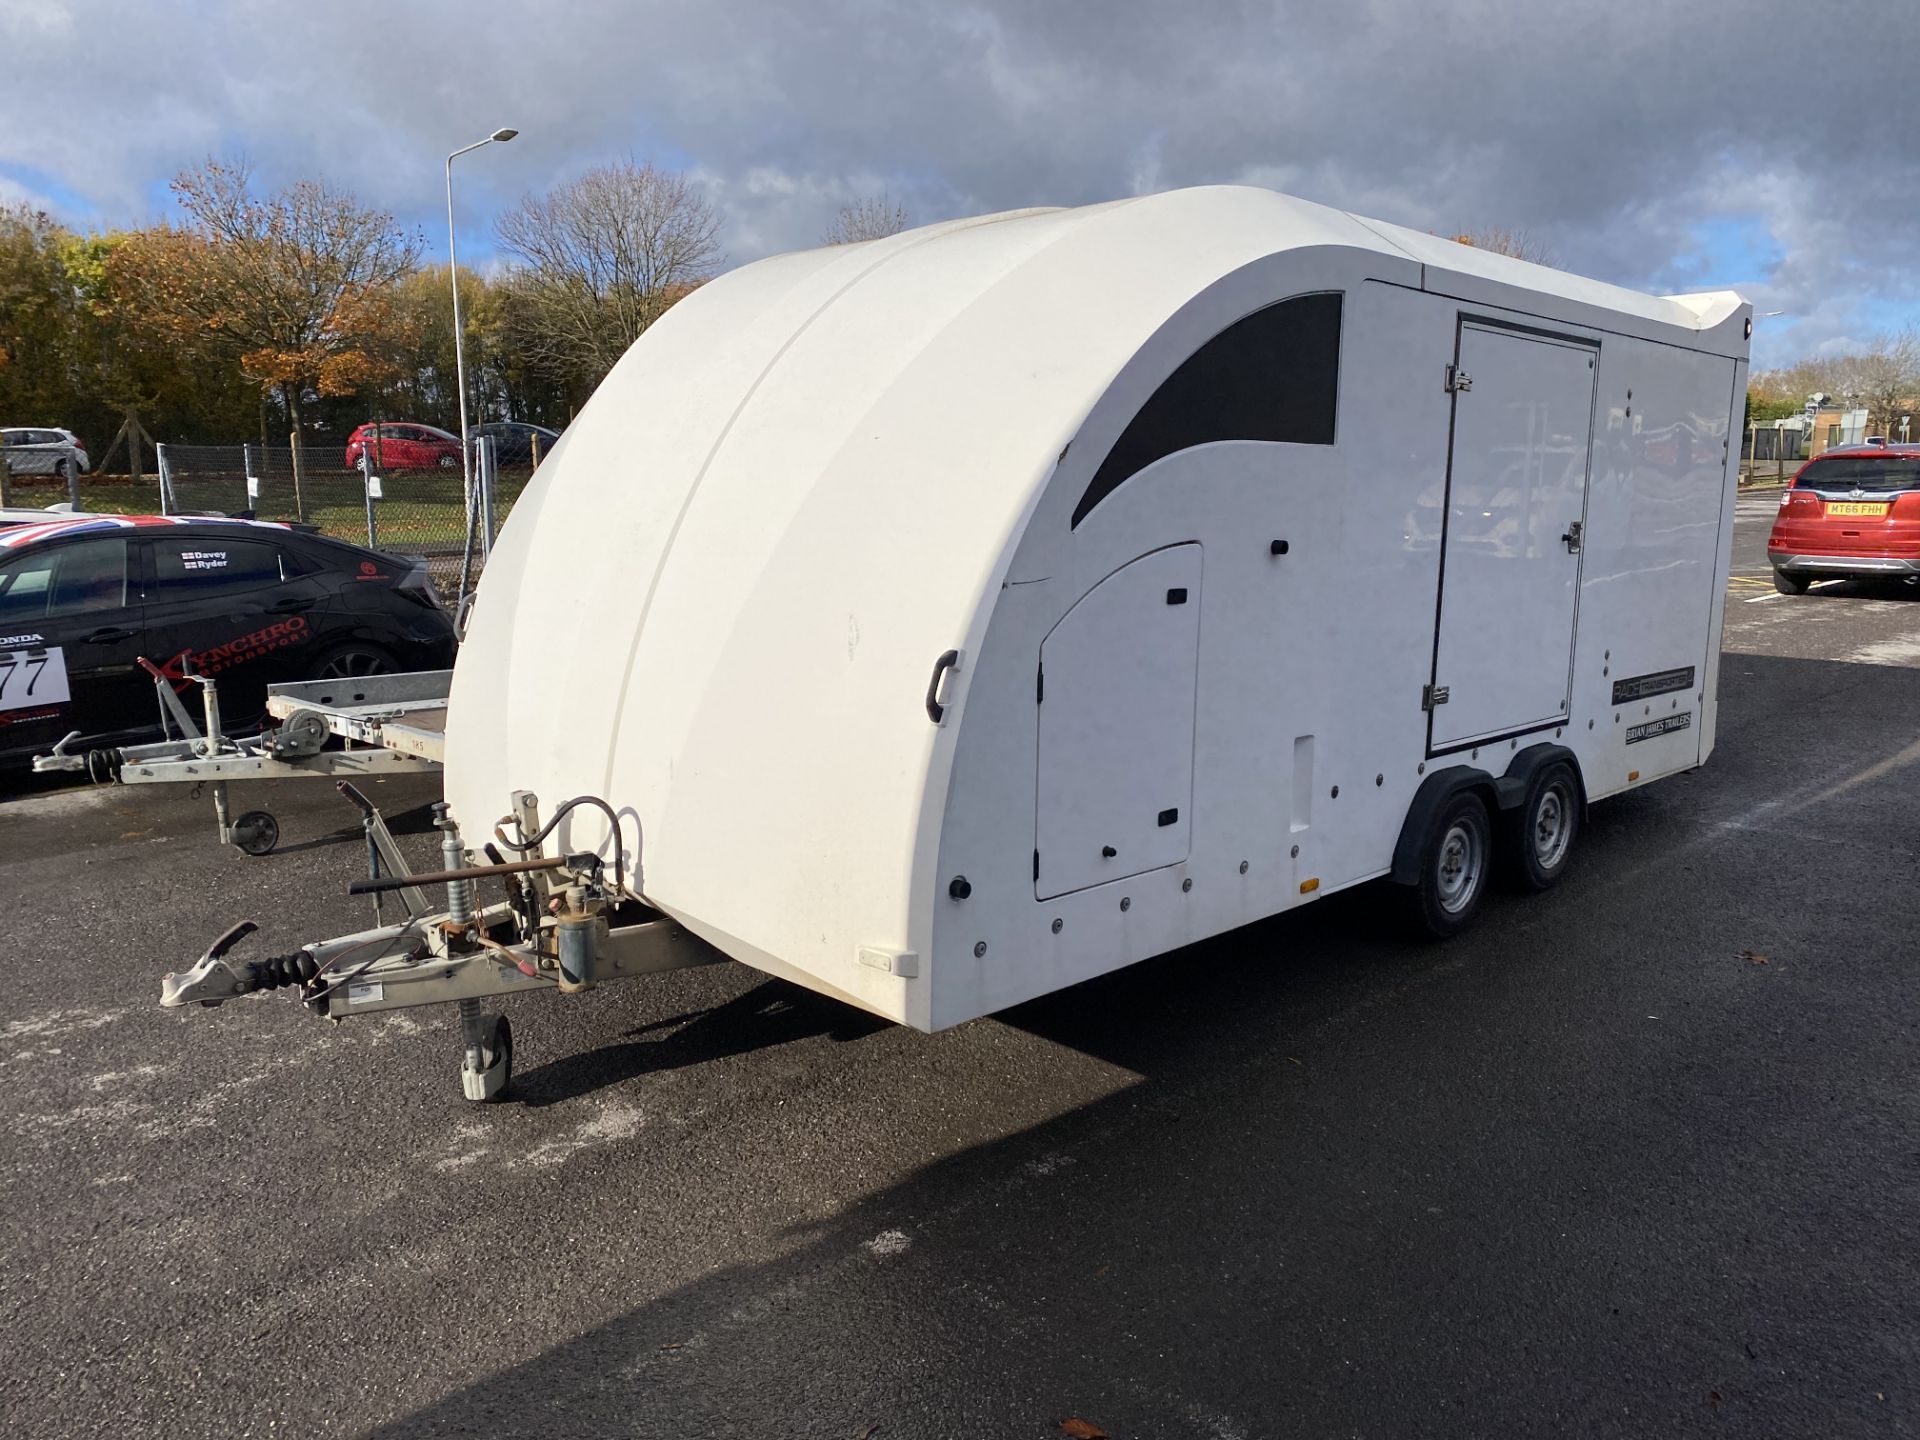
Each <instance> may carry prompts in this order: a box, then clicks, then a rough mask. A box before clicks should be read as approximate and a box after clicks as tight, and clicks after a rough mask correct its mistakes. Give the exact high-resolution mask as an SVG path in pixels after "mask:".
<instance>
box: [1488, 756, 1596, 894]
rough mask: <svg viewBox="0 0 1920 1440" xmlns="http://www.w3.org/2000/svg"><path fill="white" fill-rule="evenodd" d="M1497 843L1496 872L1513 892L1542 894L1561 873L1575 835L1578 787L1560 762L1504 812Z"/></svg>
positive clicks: (1542, 772)
mask: <svg viewBox="0 0 1920 1440" xmlns="http://www.w3.org/2000/svg"><path fill="white" fill-rule="evenodd" d="M1504 828H1505V833H1504V834H1503V835H1502V836H1501V837H1500V840H1501V846H1500V848H1501V852H1502V854H1501V869H1502V870H1504V871H1505V873H1506V878H1507V880H1508V882H1509V883H1510V884H1511V885H1513V886H1514V887H1515V888H1516V889H1519V890H1532V891H1540V890H1546V889H1549V888H1550V887H1552V886H1553V885H1554V884H1555V883H1557V882H1558V881H1559V879H1560V877H1561V876H1562V875H1564V874H1566V873H1567V860H1568V859H1569V857H1571V856H1572V854H1573V842H1574V838H1575V837H1576V836H1577V835H1578V834H1579V833H1580V781H1579V778H1578V777H1577V776H1575V775H1574V773H1573V767H1572V766H1571V765H1569V764H1567V763H1566V762H1565V761H1564V760H1556V761H1554V763H1553V764H1551V765H1542V766H1541V767H1540V768H1539V769H1538V770H1536V771H1535V772H1534V774H1533V779H1532V780H1531V781H1530V782H1528V785H1527V795H1526V798H1525V799H1524V800H1522V801H1521V802H1520V804H1519V805H1518V806H1516V807H1515V808H1514V809H1513V810H1512V811H1510V812H1509V817H1508V821H1507V824H1506V826H1505V827H1504Z"/></svg>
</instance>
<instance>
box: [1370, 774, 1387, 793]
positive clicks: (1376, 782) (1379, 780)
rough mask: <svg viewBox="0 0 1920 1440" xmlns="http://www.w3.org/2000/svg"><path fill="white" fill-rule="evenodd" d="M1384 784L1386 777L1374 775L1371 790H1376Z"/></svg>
mask: <svg viewBox="0 0 1920 1440" xmlns="http://www.w3.org/2000/svg"><path fill="white" fill-rule="evenodd" d="M1386 783H1387V777H1386V776H1385V775H1376V776H1374V777H1373V788H1374V789H1376V790H1378V789H1379V788H1380V787H1381V786H1382V785H1384V784H1386Z"/></svg>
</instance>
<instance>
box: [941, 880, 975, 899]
mask: <svg viewBox="0 0 1920 1440" xmlns="http://www.w3.org/2000/svg"><path fill="white" fill-rule="evenodd" d="M947 894H948V895H950V896H952V897H953V898H954V899H955V900H964V899H966V898H967V897H968V896H969V895H971V894H973V882H972V881H970V880H968V879H967V877H966V876H964V875H956V876H954V877H953V879H952V880H951V881H950V882H949V883H948V885H947Z"/></svg>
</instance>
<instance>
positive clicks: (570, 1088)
mask: <svg viewBox="0 0 1920 1440" xmlns="http://www.w3.org/2000/svg"><path fill="white" fill-rule="evenodd" d="M890 1028H892V1027H891V1024H890V1022H888V1021H886V1020H882V1019H881V1018H880V1017H879V1016H877V1015H869V1014H867V1013H865V1012H864V1011H860V1010H855V1009H854V1008H853V1007H852V1006H850V1005H845V1004H842V1003H841V1002H840V1001H837V1000H832V999H829V998H828V997H826V996H824V995H817V994H815V993H814V992H813V991H811V990H805V989H802V988H801V987H800V986H798V985H791V984H788V983H787V982H786V981H784V980H767V981H765V982H764V983H762V984H759V985H756V986H754V987H753V989H751V990H749V991H748V992H747V993H746V994H744V995H738V996H735V997H734V998H732V999H730V1000H726V1001H723V1002H722V1003H720V1004H718V1005H714V1006H711V1007H709V1008H707V1009H704V1010H695V1011H690V1012H687V1013H685V1014H681V1015H672V1016H668V1017H666V1018H664V1019H660V1020H651V1021H648V1022H646V1023H645V1024H642V1025H636V1026H634V1027H633V1028H632V1029H630V1030H628V1031H627V1032H626V1033H625V1034H624V1035H622V1037H621V1043H619V1044H615V1045H602V1046H600V1047H598V1048H597V1049H593V1050H585V1051H581V1052H579V1053H577V1054H573V1055H567V1056H565V1057H563V1058H561V1059H559V1060H553V1061H549V1062H548V1063H547V1064H545V1065H542V1066H540V1067H538V1068H537V1069H533V1070H528V1071H525V1072H523V1073H521V1074H518V1075H516V1076H515V1077H514V1082H513V1090H512V1091H511V1098H512V1100H513V1101H516V1102H518V1103H519V1104H522V1105H526V1106H528V1107H530V1108H534V1109H538V1108H540V1107H541V1106H546V1105H555V1104H559V1103H561V1102H562V1101H567V1100H576V1099H579V1098H580V1097H581V1096H583V1095H590V1094H592V1093H593V1092H595V1091H596V1090H604V1089H606V1088H607V1087H609V1086H614V1085H621V1084H625V1083H627V1082H628V1081H631V1080H635V1079H638V1078H639V1077H641V1076H643V1075H651V1074H654V1073H656V1072H659V1071H662V1070H678V1069H681V1068H684V1067H686V1066H691V1065H701V1064H705V1063H707V1062H709V1061H713V1060H718V1059H720V1058H722V1057H724V1056H728V1055H745V1054H749V1053H751V1052H752V1051H755V1050H769V1049H773V1048H774V1047H776V1046H780V1045H789V1044H792V1043H793V1042H794V1041H796V1040H807V1039H812V1038H814V1037H816V1036H824V1037H825V1038H827V1039H829V1040H838V1041H846V1040H859V1039H863V1038H864V1037H866V1036H869V1035H875V1034H878V1033H879V1032H881V1031H883V1030H887V1029H890Z"/></svg>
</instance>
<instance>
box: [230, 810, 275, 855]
mask: <svg viewBox="0 0 1920 1440" xmlns="http://www.w3.org/2000/svg"><path fill="white" fill-rule="evenodd" d="M279 843H280V822H279V821H278V820H275V819H274V818H273V816H272V815H271V814H269V813H268V812H267V811H265V810H249V811H247V813H246V814H244V815H242V816H241V817H240V818H239V819H238V820H236V821H234V822H233V847H234V849H236V850H238V851H239V852H240V853H241V854H243V855H270V854H272V853H273V847H274V846H276V845H278V844H279Z"/></svg>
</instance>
